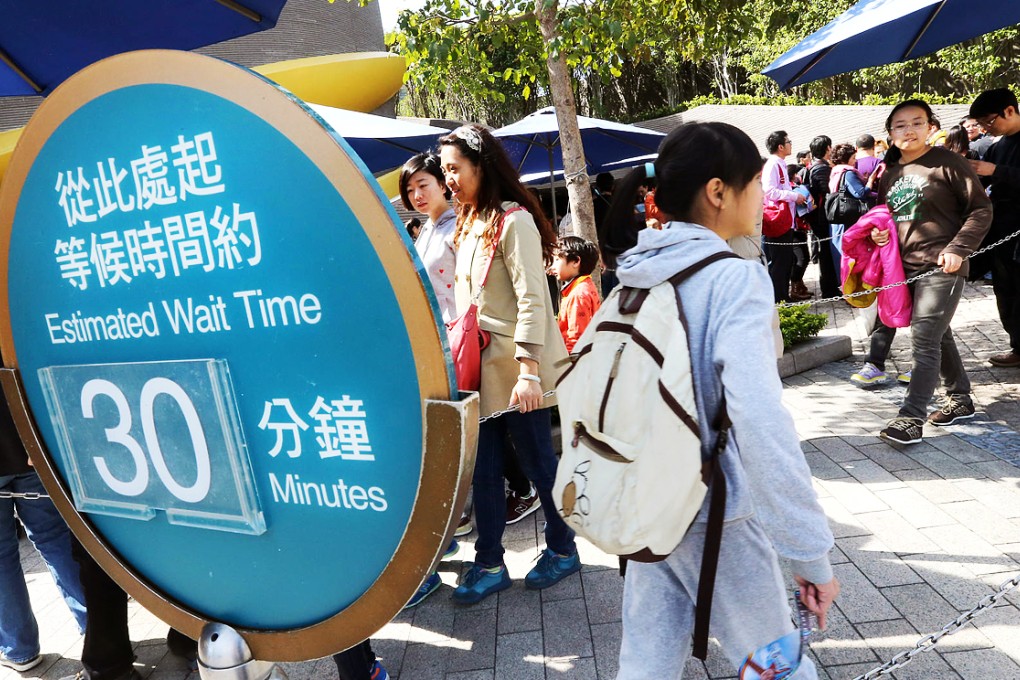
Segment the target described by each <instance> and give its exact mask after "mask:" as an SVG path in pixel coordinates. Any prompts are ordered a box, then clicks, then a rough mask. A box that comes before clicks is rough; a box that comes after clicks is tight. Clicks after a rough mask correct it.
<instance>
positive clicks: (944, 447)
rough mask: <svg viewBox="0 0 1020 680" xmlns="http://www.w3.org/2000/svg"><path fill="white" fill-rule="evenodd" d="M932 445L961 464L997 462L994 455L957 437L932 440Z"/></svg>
mask: <svg viewBox="0 0 1020 680" xmlns="http://www.w3.org/2000/svg"><path fill="white" fill-rule="evenodd" d="M931 445H932V446H934V447H935V448H936V449H938V450H939V451H942V452H943V453H948V454H949V455H950V456H952V457H953V458H955V459H956V460H958V461H960V462H961V463H982V462H985V461H993V460H997V459H996V457H995V456H994V455H992V454H991V453H989V452H988V451H985V450H984V449H980V448H978V447H977V446H974V445H973V444H971V443H969V442H966V441H964V440H962V439H960V438H959V437H956V436H948V437H938V438H937V439H932V440H931Z"/></svg>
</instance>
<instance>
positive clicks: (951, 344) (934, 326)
mask: <svg viewBox="0 0 1020 680" xmlns="http://www.w3.org/2000/svg"><path fill="white" fill-rule="evenodd" d="M964 283H965V280H964V278H963V277H962V276H957V275H955V274H943V273H942V272H939V273H938V274H934V275H933V276H929V277H928V278H925V279H921V280H919V281H915V282H914V283H912V284H910V288H911V292H912V293H913V296H914V312H913V315H912V316H911V319H910V342H911V349H912V351H913V354H914V365H913V373H911V376H910V385H908V386H907V396H906V398H905V399H904V400H903V406H902V407H901V408H900V415H901V416H909V417H911V418H921V419H925V418H927V417H928V403H929V402H930V401H931V398H932V395H934V394H935V387H936V386H937V385H938V382H939V373H940V372H941V374H942V380H943V384H944V385H945V388H946V393H947V394H959V395H969V394H970V379H969V378H968V377H967V371H966V370H965V369H964V367H963V360H962V359H960V352H959V350H957V348H956V341H955V340H954V339H953V329H952V328H950V327H949V324H950V323H951V322H952V320H953V314H955V313H956V305H957V304H959V302H960V296H961V295H963V285H964ZM940 367H941V371H940Z"/></svg>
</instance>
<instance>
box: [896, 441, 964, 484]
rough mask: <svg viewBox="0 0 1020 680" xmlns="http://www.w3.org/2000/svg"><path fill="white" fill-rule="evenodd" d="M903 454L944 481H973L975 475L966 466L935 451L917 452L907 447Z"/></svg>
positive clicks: (915, 449)
mask: <svg viewBox="0 0 1020 680" xmlns="http://www.w3.org/2000/svg"><path fill="white" fill-rule="evenodd" d="M904 453H906V454H907V455H908V456H910V457H911V458H913V459H914V460H916V461H917V462H918V463H920V464H921V465H923V466H925V467H926V468H928V469H929V470H931V471H932V472H935V473H937V474H938V475H939V476H940V477H944V478H945V479H953V480H962V479H974V477H975V474H976V473H975V471H974V470H973V469H971V468H969V467H967V465H966V464H964V463H961V462H960V461H958V460H956V459H955V458H953V457H952V456H950V455H949V454H947V453H943V452H941V451H938V450H935V449H929V450H918V449H917V448H916V447H907V448H906V449H905V451H904Z"/></svg>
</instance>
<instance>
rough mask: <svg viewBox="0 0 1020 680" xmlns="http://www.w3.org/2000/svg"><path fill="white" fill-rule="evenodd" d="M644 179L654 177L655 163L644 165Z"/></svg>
mask: <svg viewBox="0 0 1020 680" xmlns="http://www.w3.org/2000/svg"><path fill="white" fill-rule="evenodd" d="M645 177H647V178H648V179H652V178H654V177H655V163H651V162H649V163H645Z"/></svg>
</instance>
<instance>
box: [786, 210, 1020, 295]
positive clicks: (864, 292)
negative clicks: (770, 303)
mask: <svg viewBox="0 0 1020 680" xmlns="http://www.w3.org/2000/svg"><path fill="white" fill-rule="evenodd" d="M1017 236H1020V229H1018V230H1017V231H1014V232H1013V233H1012V234H1010V235H1009V236H1004V237H1002V238H1000V239H999V240H998V241H996V242H995V243H992V244H989V245H987V246H985V247H984V248H981V249H980V250H975V251H974V252H973V253H971V254H970V255H968V256H967V257H965V258H963V259H964V260H969V259H971V258H973V257H976V256H978V255H980V254H981V253H987V252H988V251H989V250H991V249H992V248H996V247H998V246H1000V245H1002V244H1003V243H1005V242H1006V241H1009V240H1012V239H1014V238H1016V237H1017ZM940 271H942V270H941V269H938V268H936V269H930V270H928V271H926V272H924V273H922V274H918V275H917V276H912V277H910V278H909V279H906V280H905V281H897V282H896V283H890V284H888V285H885V286H879V287H878V288H869V289H868V290H860V291H857V292H856V293H847V294H846V295H837V296H835V297H828V298H822V299H821V300H804V301H803V302H780V303H777V304H776V308H777V309H782V308H784V307H800V306H802V305H821V304H824V303H826V302H836V301H837V300H849V299H850V298H855V297H864V296H866V295H873V294H875V293H881V292H882V291H883V290H889V289H890V288H896V287H897V286H906V285H907V284H910V283H913V282H914V281H918V280H920V279H923V278H927V277H929V276H933V275H934V274H938V273H939V272H940Z"/></svg>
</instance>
